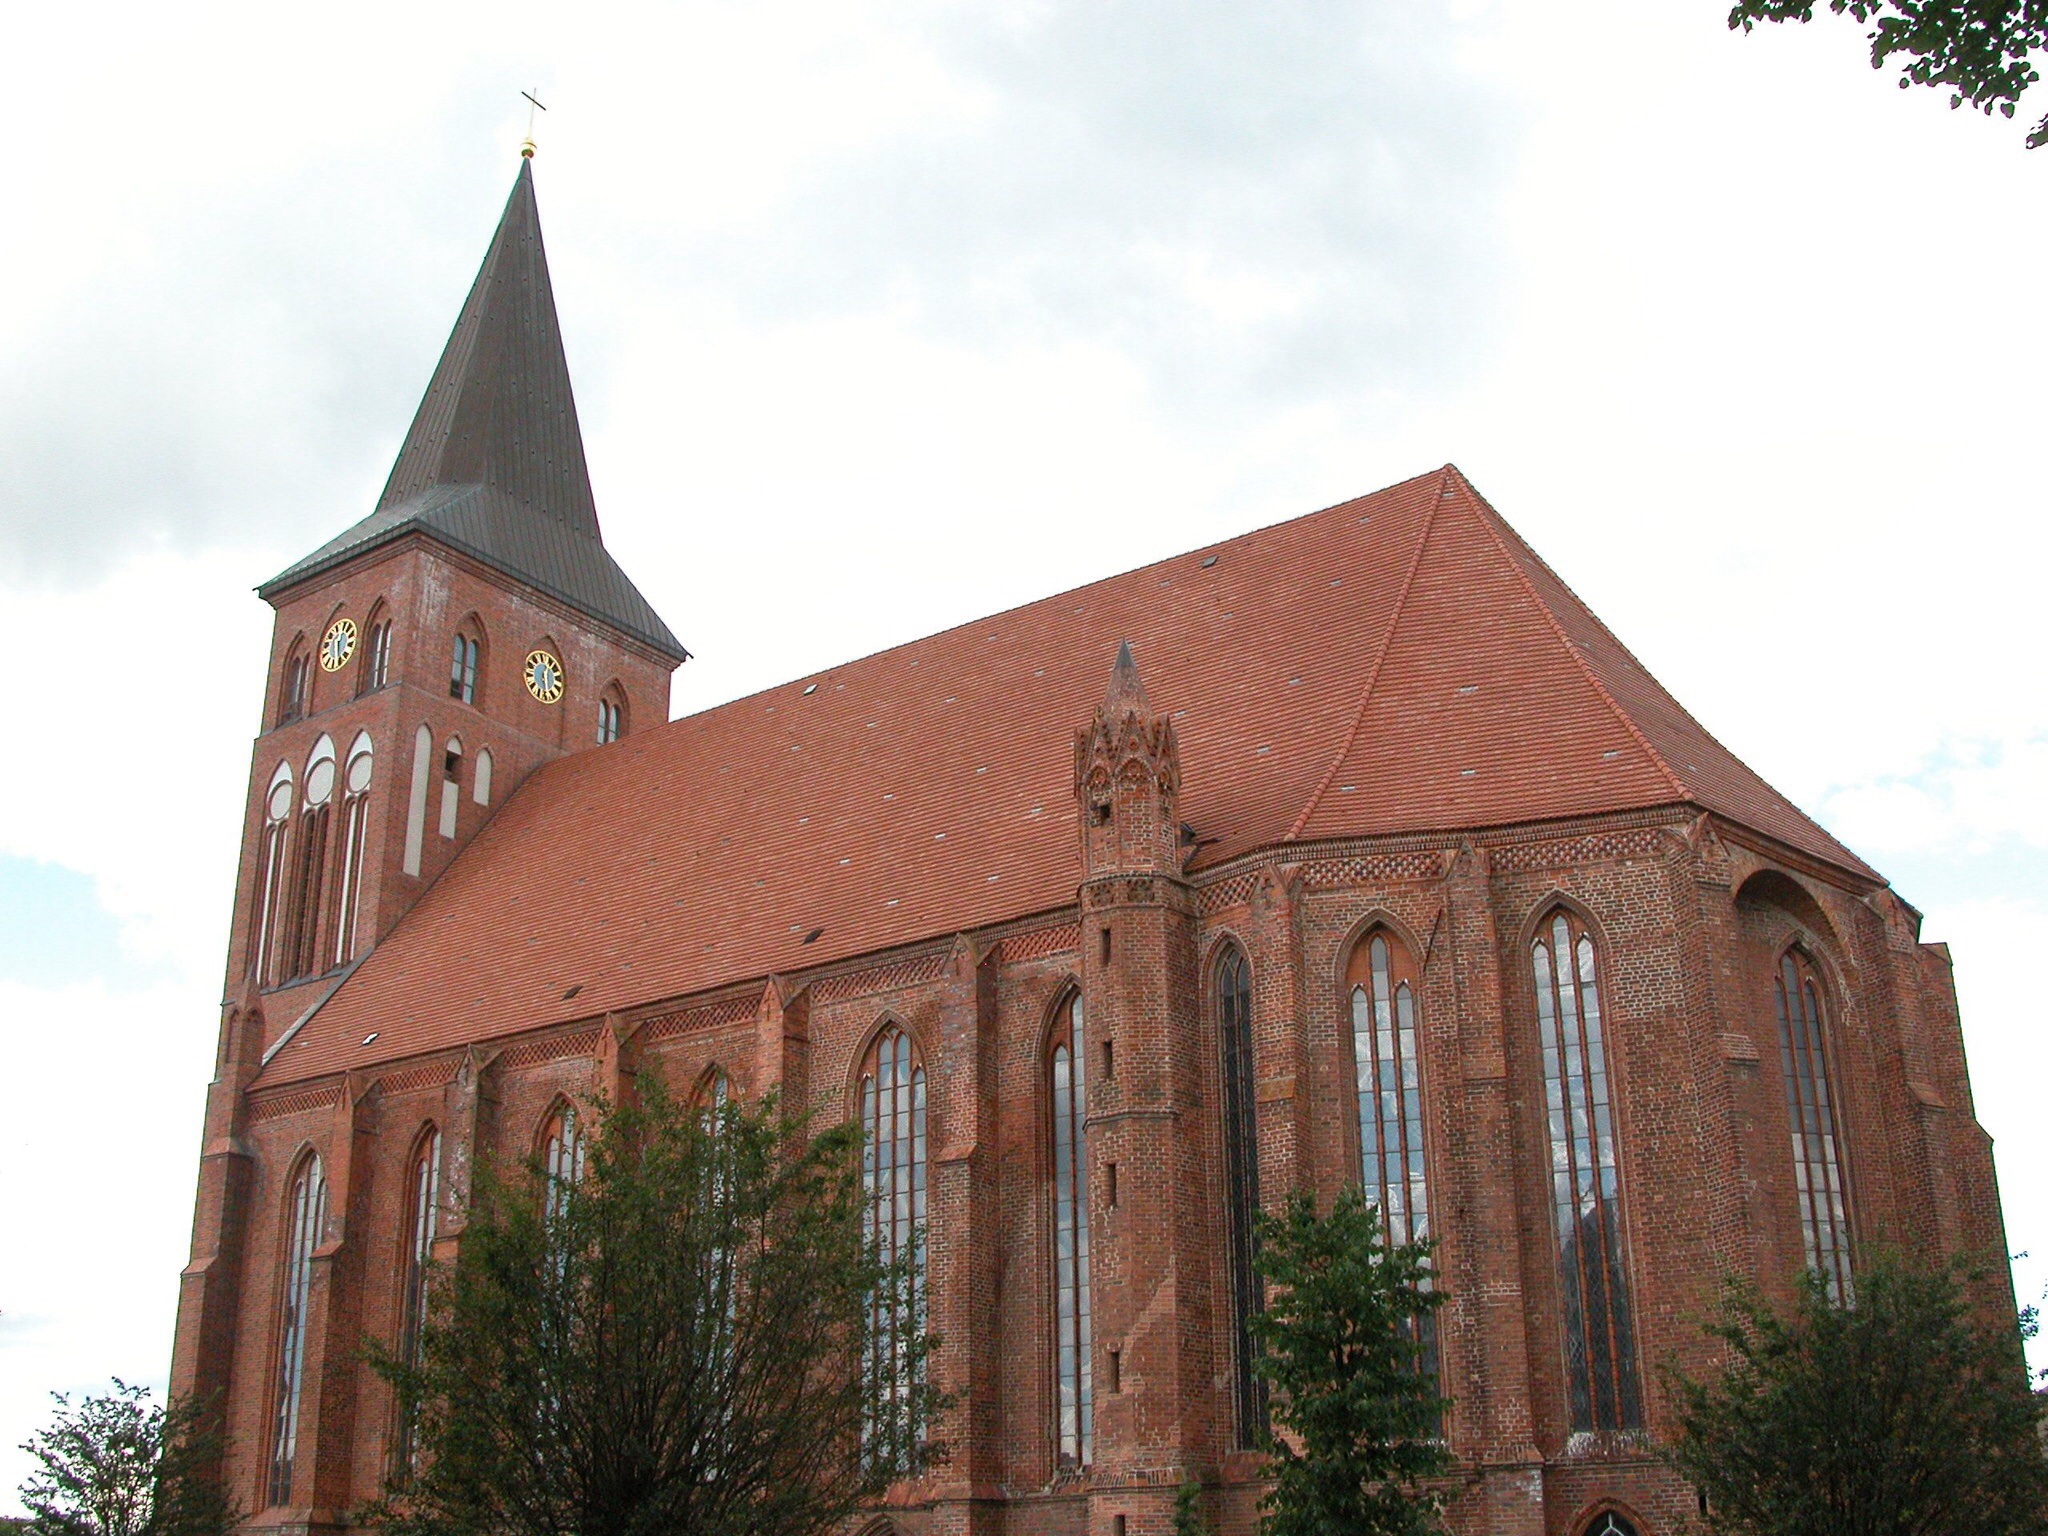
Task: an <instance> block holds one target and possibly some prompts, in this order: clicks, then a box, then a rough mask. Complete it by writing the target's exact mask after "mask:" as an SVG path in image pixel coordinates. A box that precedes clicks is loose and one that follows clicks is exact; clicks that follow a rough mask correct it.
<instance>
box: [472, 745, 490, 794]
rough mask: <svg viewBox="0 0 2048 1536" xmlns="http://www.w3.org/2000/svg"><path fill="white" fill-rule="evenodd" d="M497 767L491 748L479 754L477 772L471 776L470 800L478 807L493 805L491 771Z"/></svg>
mask: <svg viewBox="0 0 2048 1536" xmlns="http://www.w3.org/2000/svg"><path fill="white" fill-rule="evenodd" d="M495 766H496V765H495V764H494V763H493V762H492V760H491V749H490V748H489V747H485V748H484V749H483V750H482V751H480V752H478V753H477V755H476V771H475V772H474V773H472V774H471V775H470V776H469V798H470V799H472V800H474V801H475V802H476V803H477V804H478V805H489V804H490V803H491V770H492V768H493V767H495Z"/></svg>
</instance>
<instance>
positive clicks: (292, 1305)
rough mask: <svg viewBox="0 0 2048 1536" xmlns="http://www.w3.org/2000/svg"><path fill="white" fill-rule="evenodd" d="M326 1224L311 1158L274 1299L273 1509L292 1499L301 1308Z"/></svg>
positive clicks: (302, 1369) (299, 1179) (290, 1209)
mask: <svg viewBox="0 0 2048 1536" xmlns="http://www.w3.org/2000/svg"><path fill="white" fill-rule="evenodd" d="M326 1225H327V1176H326V1174H325V1173H324V1172H323V1170H322V1169H321V1167H320V1159H319V1157H318V1155H317V1154H314V1153H308V1154H307V1155H306V1158H305V1161H303V1162H302V1163H300V1164H299V1168H298V1172H297V1174H296V1175H295V1176H294V1177H293V1179H292V1183H291V1194H290V1196H289V1198H288V1199H287V1201H286V1203H285V1241H284V1271H283V1275H282V1288H281V1290H280V1293H279V1296H278V1321H277V1375H276V1394H277V1401H276V1412H275V1414H274V1416H273V1418H272V1420H271V1433H270V1469H269V1477H268V1478H267V1480H266V1485H265V1495H266V1497H267V1499H268V1502H269V1503H270V1504H271V1505H272V1506H273V1507H275V1506H277V1505H281V1504H289V1503H291V1499H292V1471H293V1465H294V1463H295V1461H296V1460H297V1458H298V1451H299V1399H300V1396H301V1395H302V1392H303V1389H304V1386H305V1373H306V1327H307V1321H308V1319H307V1315H306V1313H307V1306H308V1303H309V1302H310V1301H311V1299H312V1290H313V1251H314V1250H315V1249H316V1248H318V1247H319V1245H320V1238H321V1235H322V1232H323V1230H324V1229H325V1227H326Z"/></svg>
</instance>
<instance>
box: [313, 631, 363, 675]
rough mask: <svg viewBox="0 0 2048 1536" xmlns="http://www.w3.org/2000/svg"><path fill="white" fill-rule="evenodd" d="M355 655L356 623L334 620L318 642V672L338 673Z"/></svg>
mask: <svg viewBox="0 0 2048 1536" xmlns="http://www.w3.org/2000/svg"><path fill="white" fill-rule="evenodd" d="M355 653H356V621H355V620H354V619H336V620H335V621H334V622H333V623H332V624H330V625H328V626H327V634H326V637H325V638H324V639H322V640H321V642H320V670H321V671H323V672H339V671H340V670H341V669H342V668H343V667H345V666H347V665H348V659H349V657H351V656H353V655H355Z"/></svg>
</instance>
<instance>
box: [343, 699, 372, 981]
mask: <svg viewBox="0 0 2048 1536" xmlns="http://www.w3.org/2000/svg"><path fill="white" fill-rule="evenodd" d="M375 767H376V753H375V751H374V749H373V748H372V747H371V745H370V734H369V732H367V731H358V732H357V733H356V739H355V740H354V741H353V742H351V743H350V744H349V749H348V767H347V769H346V770H345V771H344V772H343V774H342V776H341V784H342V795H343V798H342V802H341V885H340V900H338V901H337V902H336V903H335V907H336V911H335V918H334V963H335V964H336V965H346V964H348V962H349V961H351V960H353V959H354V958H355V957H356V943H357V935H356V922H357V908H358V906H359V905H360V903H361V899H362V894H363V853H364V840H365V838H366V837H367V835H368V832H369V825H370V775H371V772H372V770H373V769H374V768H375Z"/></svg>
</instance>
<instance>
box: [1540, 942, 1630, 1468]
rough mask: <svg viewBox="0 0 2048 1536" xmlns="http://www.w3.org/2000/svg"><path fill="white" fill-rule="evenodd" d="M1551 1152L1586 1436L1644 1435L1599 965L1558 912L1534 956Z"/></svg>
mask: <svg viewBox="0 0 2048 1536" xmlns="http://www.w3.org/2000/svg"><path fill="white" fill-rule="evenodd" d="M1530 959H1531V963H1532V965H1533V967H1534V970H1535V981H1536V1025H1537V1033H1538V1036H1539V1038H1540V1041H1541V1046H1542V1052H1543V1095H1544V1108H1545V1117H1546V1126H1547V1130H1548V1135H1549V1141H1550V1189H1551V1207H1552V1212H1553V1215H1554V1217H1555V1220H1556V1225H1557V1257H1558V1279H1559V1286H1560V1289H1561V1292H1562V1300H1563V1303H1564V1305H1563V1315H1564V1353H1565V1388H1566V1397H1567V1399H1568V1401H1569V1406H1570V1411H1571V1424H1572V1428H1573V1429H1574V1430H1630V1429H1640V1428H1641V1427H1642V1423H1643V1410H1642V1391H1641V1386H1640V1384H1639V1381H1638V1375H1637V1368H1636V1347H1635V1319H1634V1313H1633V1309H1632V1306H1631V1303H1630V1292H1629V1280H1628V1255H1627V1247H1626V1244H1625V1242H1624V1235H1623V1230H1622V1212H1621V1165H1620V1158H1619V1155H1618V1149H1617V1146H1616V1137H1615V1133H1614V1109H1613V1100H1612V1096H1611V1092H1610V1088H1609V1077H1608V1070H1607V1042H1606V1037H1605V1023H1604V1021H1603V1019H1602V1017H1601V1012H1600V979H1599V970H1600V966H1599V956H1598V955H1597V953H1596V952H1595V948H1594V944H1593V938H1592V935H1591V934H1589V933H1588V932H1587V931H1586V929H1585V926H1584V925H1583V924H1582V923H1580V922H1579V920H1578V919H1577V918H1576V917H1574V916H1573V915H1572V914H1570V913H1568V912H1565V911H1562V910H1560V911H1558V912H1556V913H1554V914H1552V916H1551V917H1550V918H1549V919H1548V920H1547V921H1546V923H1545V924H1544V926H1543V927H1542V928H1541V929H1540V930H1539V931H1538V932H1537V935H1536V938H1535V940H1534V942H1533V943H1532V945H1531V946H1530Z"/></svg>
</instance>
